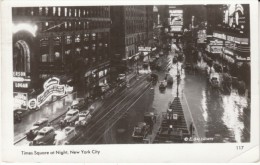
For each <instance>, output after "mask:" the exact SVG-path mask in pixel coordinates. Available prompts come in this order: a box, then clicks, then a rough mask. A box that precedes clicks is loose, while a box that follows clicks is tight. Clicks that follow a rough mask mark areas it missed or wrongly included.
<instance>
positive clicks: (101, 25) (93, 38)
mask: <svg viewBox="0 0 260 165" xmlns="http://www.w3.org/2000/svg"><path fill="white" fill-rule="evenodd" d="M12 18H13V63H14V65H13V73H14V77H15V81H14V91H15V92H23V93H26V94H27V97H30V96H29V95H30V93H33V91H41V90H42V88H43V83H44V81H45V80H46V79H48V78H49V77H52V76H55V77H58V78H60V80H61V81H63V82H62V83H68V82H67V80H68V79H71V80H72V81H71V85H73V86H74V87H77V88H78V89H80V90H79V91H81V92H82V94H85V95H86V96H89V95H92V94H93V93H98V92H94V90H99V91H100V88H99V87H100V86H102V85H103V84H106V83H107V81H109V76H108V75H109V70H110V24H111V19H110V7H108V6H91V7H90V6H88V7H83V6H82V7H59V6H54V7H48V6H47V7H15V8H13V9H12ZM21 78H22V81H21ZM83 89H84V90H83Z"/></svg>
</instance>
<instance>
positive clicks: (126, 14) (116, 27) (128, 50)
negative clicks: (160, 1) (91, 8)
mask: <svg viewBox="0 0 260 165" xmlns="http://www.w3.org/2000/svg"><path fill="white" fill-rule="evenodd" d="M111 20H112V26H111V44H112V48H113V49H112V50H111V53H112V56H113V58H114V59H115V58H117V59H119V60H118V61H120V60H122V59H125V60H126V62H127V61H128V60H129V59H133V58H132V57H134V56H136V57H137V56H138V55H140V52H139V51H138V47H139V46H152V39H153V6H113V7H111ZM120 64H121V65H124V66H126V65H127V64H126V63H124V64H122V62H121V63H120ZM125 69H126V68H124V67H123V66H122V67H121V68H120V69H117V71H119V70H120V71H124V70H125Z"/></svg>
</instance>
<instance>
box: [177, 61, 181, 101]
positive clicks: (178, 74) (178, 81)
mask: <svg viewBox="0 0 260 165" xmlns="http://www.w3.org/2000/svg"><path fill="white" fill-rule="evenodd" d="M180 79H181V76H180V72H179V64H178V61H177V97H179V84H180Z"/></svg>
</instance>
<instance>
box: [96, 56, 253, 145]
mask: <svg viewBox="0 0 260 165" xmlns="http://www.w3.org/2000/svg"><path fill="white" fill-rule="evenodd" d="M172 57H173V54H170V55H168V57H167V58H166V59H165V58H162V59H161V60H162V61H163V62H164V66H165V68H164V70H163V71H159V72H156V73H157V74H158V75H159V80H163V79H164V76H165V70H167V69H168V68H167V66H168V67H169V68H171V70H170V74H171V75H172V76H173V77H176V73H177V70H176V69H177V65H176V64H172ZM202 63H203V62H202ZM202 63H201V62H200V63H198V65H199V66H205V65H206V64H205V63H204V64H202ZM179 66H181V63H179ZM179 69H181V68H179ZM176 90H177V85H176V80H175V81H174V84H173V87H172V88H167V89H166V91H165V93H161V92H160V91H159V89H158V84H157V85H156V86H155V87H154V89H153V90H150V91H147V92H146V93H145V94H144V95H143V96H142V97H141V98H140V99H139V100H138V101H137V102H136V104H135V105H133V106H132V107H131V109H130V110H129V112H128V113H127V115H126V116H124V117H123V118H121V119H120V120H119V121H118V122H117V124H116V125H115V126H114V127H113V128H111V129H110V130H107V131H106V133H105V135H104V137H103V141H102V142H101V143H104V144H110V143H113V144H128V143H135V142H134V141H133V139H132V137H131V135H132V132H133V127H134V126H135V125H136V124H137V123H138V122H139V121H143V115H144V113H145V112H150V111H151V112H155V113H156V114H159V115H160V114H161V113H162V112H165V111H166V109H167V106H168V102H169V101H172V100H173V98H174V97H176ZM179 93H180V97H181V100H182V105H183V108H184V114H185V117H186V121H187V123H188V125H189V124H190V123H191V122H193V123H194V127H195V131H196V136H197V137H200V138H205V137H207V138H213V139H214V140H213V141H211V142H247V141H249V139H250V125H249V124H250V118H249V116H250V109H249V108H248V107H249V105H248V104H249V103H248V101H249V100H247V99H246V97H245V96H240V95H238V93H237V91H236V90H232V92H231V94H230V95H224V94H222V93H221V92H217V91H213V90H212V89H210V88H209V85H208V83H207V79H206V76H205V75H200V74H185V72H184V71H182V75H181V83H180V86H179Z"/></svg>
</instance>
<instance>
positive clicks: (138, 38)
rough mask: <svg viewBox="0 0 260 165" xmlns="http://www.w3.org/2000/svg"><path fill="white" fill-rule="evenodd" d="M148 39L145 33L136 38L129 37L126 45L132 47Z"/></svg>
mask: <svg viewBox="0 0 260 165" xmlns="http://www.w3.org/2000/svg"><path fill="white" fill-rule="evenodd" d="M145 39H146V36H145V33H143V34H140V35H138V36H137V35H136V36H133V37H127V38H126V39H125V43H126V45H132V44H135V43H139V42H140V41H143V40H145Z"/></svg>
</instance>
